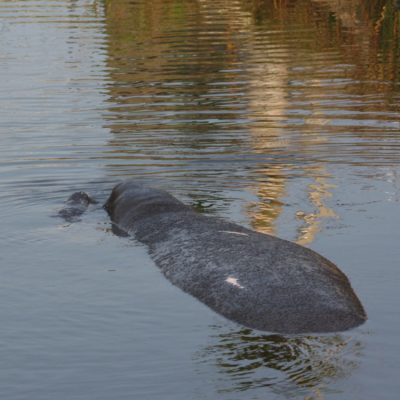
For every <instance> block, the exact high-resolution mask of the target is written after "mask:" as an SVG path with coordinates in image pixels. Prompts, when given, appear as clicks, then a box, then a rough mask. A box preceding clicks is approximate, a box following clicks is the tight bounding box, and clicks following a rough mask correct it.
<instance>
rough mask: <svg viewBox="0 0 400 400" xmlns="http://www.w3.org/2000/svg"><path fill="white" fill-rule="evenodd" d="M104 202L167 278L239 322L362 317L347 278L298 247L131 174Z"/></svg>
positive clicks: (324, 323) (315, 323) (334, 325)
mask: <svg viewBox="0 0 400 400" xmlns="http://www.w3.org/2000/svg"><path fill="white" fill-rule="evenodd" d="M105 208H106V210H107V211H108V213H109V214H110V216H111V219H112V221H113V222H114V224H116V225H117V227H118V228H119V229H121V230H123V231H125V232H127V233H129V234H130V235H133V236H134V237H135V238H136V239H137V240H139V241H140V242H142V243H144V244H146V245H147V246H148V248H149V251H150V255H151V257H152V258H153V260H154V261H155V263H156V264H157V266H158V267H159V268H160V269H161V271H162V272H163V273H164V275H165V276H166V277H167V278H168V279H169V280H170V281H171V282H172V283H173V284H174V285H176V286H178V287H179V288H181V289H182V290H184V291H185V292H187V293H189V294H191V295H192V296H194V297H196V298H197V299H199V300H200V301H202V302H203V303H205V304H206V305H207V306H209V307H210V308H211V309H213V310H214V311H216V312H218V313H220V314H222V315H223V316H225V317H226V318H229V319H230V320H233V321H235V322H237V323H239V324H242V325H244V326H247V327H250V328H254V329H258V330H263V331H270V332H279V333H322V332H337V331H344V330H347V329H350V328H353V327H355V326H357V325H360V324H361V323H363V322H364V321H365V320H366V318H367V317H366V314H365V312H364V309H363V307H362V305H361V303H360V301H359V300H358V298H357V296H356V295H355V293H354V292H353V290H352V288H351V286H350V283H349V281H348V279H347V277H346V276H345V275H344V274H343V273H342V272H341V271H340V270H339V269H338V268H337V267H336V266H335V265H334V264H333V263H331V262H330V261H328V260H327V259H325V258H324V257H322V256H320V255H319V254H317V253H315V252H314V251H312V250H309V249H307V248H305V247H302V246H299V245H297V244H294V243H292V242H289V241H286V240H282V239H278V238H276V237H273V236H269V235H265V234H262V233H258V232H254V231H252V230H249V229H246V228H244V227H242V226H239V225H236V224H234V223H230V222H226V221H224V220H221V219H218V218H215V217H207V216H204V215H201V214H198V213H196V212H194V211H193V210H192V209H191V208H190V207H187V206H185V205H184V204H183V203H181V202H180V201H179V200H177V199H176V198H174V197H173V196H171V195H170V194H168V193H167V192H165V191H162V190H157V189H153V188H149V187H145V186H142V185H139V184H136V183H135V182H132V181H126V182H123V183H121V184H119V185H117V186H116V187H115V188H114V189H113V191H112V194H111V196H110V198H109V199H108V201H107V203H106V204H105Z"/></svg>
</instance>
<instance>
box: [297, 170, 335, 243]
mask: <svg viewBox="0 0 400 400" xmlns="http://www.w3.org/2000/svg"><path fill="white" fill-rule="evenodd" d="M321 175H322V174H321ZM334 187H335V185H332V184H330V183H329V182H328V180H327V178H326V177H323V176H319V177H317V178H315V183H313V184H310V185H309V186H308V189H309V191H308V197H309V200H310V203H311V204H312V206H313V207H314V209H315V211H314V212H310V213H306V212H304V211H298V212H297V213H296V216H297V218H298V219H301V220H302V221H303V225H302V226H301V227H300V228H299V230H298V231H299V233H298V236H297V240H296V242H297V243H299V244H302V245H307V244H309V243H311V242H312V241H313V240H314V239H315V236H316V235H317V233H318V232H319V231H320V229H321V221H323V220H324V219H326V218H335V217H337V214H336V212H335V211H334V210H333V209H332V208H330V207H328V206H327V205H326V204H325V200H326V199H329V198H330V197H331V196H332V194H331V193H330V189H332V188H334Z"/></svg>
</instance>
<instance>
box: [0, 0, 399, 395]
mask: <svg viewBox="0 0 400 400" xmlns="http://www.w3.org/2000/svg"><path fill="white" fill-rule="evenodd" d="M395 6H396V3H395V2H392V1H391V0H387V1H384V0H380V1H379V0H370V1H361V0H359V1H358V0H352V1H348V2H345V3H342V2H337V1H333V0H332V1H313V2H311V1H307V0H298V1H288V2H273V1H267V0H265V1H261V0H258V1H256V0H254V1H253V2H252V1H244V0H243V1H239V0H237V1H230V2H225V1H222V0H218V1H212V2H211V1H207V0H201V1H179V0H171V1H161V0H155V1H152V2H146V1H144V0H143V1H142V0H136V1H128V0H120V1H112V0H107V1H87V0H69V1H68V0H58V1H51V0H48V1H40V0H25V1H22V0H19V1H18V0H17V1H7V0H6V1H1V2H0V81H1V84H0V85H1V86H0V88H1V91H0V202H1V205H2V207H1V210H0V216H1V220H2V228H1V230H0V240H1V242H0V243H1V252H0V268H1V277H2V279H1V281H0V304H1V306H0V320H1V321H2V329H1V332H0V354H1V361H2V362H1V364H0V395H1V398H4V399H8V400H16V399H18V400H20V399H30V400H36V399H37V400H39V399H40V400H46V399H55V398H56V399H60V400H62V399H68V400H70V399H85V400H87V399H96V400H98V399H118V400H120V399H128V398H129V399H132V398H141V399H151V400H156V399H163V400H165V399H171V400H172V399H173V400H180V399H196V400H197V399H199V400H200V399H201V400H203V399H215V398H218V399H229V400H236V399H237V400H241V399H246V400H247V399H265V398H268V399H285V398H296V399H297V398H298V399H343V398H348V399H363V400H364V399H375V398H379V399H381V400H383V399H390V400H392V399H397V397H398V391H399V389H400V386H399V383H398V364H399V361H400V348H399V344H398V335H399V330H400V324H399V312H398V304H399V295H398V282H399V278H400V276H399V268H398V260H399V259H400V249H399V246H398V242H399V228H398V227H399V226H400V213H399V205H400V154H399V151H400V83H399V82H400V72H399V71H400V68H399V61H400V60H399V54H400V45H399V43H400V41H399V33H398V32H399V31H398V24H399V18H400V14H399V12H398V11H397V9H396V8H395ZM126 177H135V178H136V179H139V180H142V181H144V182H150V183H151V184H152V185H153V186H156V187H161V188H164V189H167V190H169V191H170V192H172V193H173V194H174V195H176V196H177V197H179V198H180V199H182V200H183V201H185V202H186V203H188V204H192V205H193V206H195V207H197V208H198V209H199V210H200V211H202V212H205V213H208V214H214V215H219V216H222V217H224V218H227V219H229V220H232V221H235V222H238V223H241V224H243V225H246V226H249V227H252V228H253V229H256V230H258V231H261V232H266V233H272V234H276V235H279V236H280V237H284V238H287V239H290V240H293V241H297V242H298V243H301V244H304V245H306V246H309V247H311V248H313V249H315V250H317V251H318V252H320V253H322V254H323V255H325V256H327V257H328V258H330V259H332V260H333V261H334V262H335V263H337V264H338V265H339V266H340V267H341V269H342V270H343V271H344V272H345V273H346V274H347V275H348V276H349V278H350V279H351V281H352V283H353V287H354V288H355V290H356V292H357V293H358V295H359V297H360V298H361V300H362V302H363V304H364V306H365V308H366V310H367V312H368V315H369V321H368V322H367V323H366V324H365V325H363V326H361V327H360V328H358V329H355V330H353V331H350V332H346V333H343V334H336V335H325V336H315V335H309V336H293V337H285V336H279V335H274V334H261V333H260V332H256V331H251V330H248V329H245V328H241V327H240V326H237V325H235V324H233V323H231V322H229V321H226V320H225V319H223V318H222V317H220V316H218V315H216V314H215V313H213V312H212V311H210V310H209V309H207V308H206V307H205V306H203V305H202V304H200V303H199V302H197V301H196V300H194V299H192V298H191V297H189V296H188V295H187V294H184V293H182V292H181V291H179V290H178V289H177V288H175V287H173V286H171V285H170V284H169V282H167V281H166V279H165V278H164V277H163V276H162V275H161V274H160V273H159V271H158V270H157V268H156V267H155V266H154V264H153V263H152V261H151V260H150V259H149V257H148V255H147V252H146V249H145V248H143V247H142V246H141V245H140V244H138V243H136V242H135V241H134V240H129V239H126V238H118V237H116V236H114V235H113V234H112V233H111V230H110V223H109V220H108V218H107V216H106V215H105V214H104V212H103V211H102V210H101V208H100V207H93V208H92V209H91V210H90V212H89V213H87V214H86V215H85V216H84V217H83V219H82V221H81V222H79V223H74V224H68V223H65V222H63V221H61V220H59V219H57V218H55V217H54V215H55V214H56V212H57V210H58V209H59V208H60V207H62V203H63V201H64V200H65V199H66V198H67V197H68V195H69V194H70V193H72V192H73V191H75V190H85V191H88V192H90V193H91V194H92V195H93V196H95V197H96V198H98V199H99V200H104V199H105V198H106V197H107V194H108V193H109V191H110V189H111V187H112V186H113V185H114V184H115V183H116V182H117V181H119V180H121V179H123V178H126Z"/></svg>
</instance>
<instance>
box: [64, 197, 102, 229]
mask: <svg viewBox="0 0 400 400" xmlns="http://www.w3.org/2000/svg"><path fill="white" fill-rule="evenodd" d="M90 204H97V201H96V200H94V199H93V198H92V197H90V196H89V195H88V194H87V193H85V192H75V193H73V194H71V196H69V197H68V199H67V201H66V202H65V206H64V207H63V208H62V209H61V210H60V211H59V212H58V216H59V217H61V218H63V219H65V221H67V222H75V221H79V217H80V216H81V215H82V214H83V213H84V212H85V211H86V210H87V208H88V207H89V205H90Z"/></svg>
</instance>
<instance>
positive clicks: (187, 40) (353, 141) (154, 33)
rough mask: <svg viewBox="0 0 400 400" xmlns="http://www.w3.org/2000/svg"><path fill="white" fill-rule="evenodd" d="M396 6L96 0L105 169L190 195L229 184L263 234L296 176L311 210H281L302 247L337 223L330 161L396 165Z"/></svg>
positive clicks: (298, 0) (300, 0)
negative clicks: (104, 44) (102, 57)
mask: <svg viewBox="0 0 400 400" xmlns="http://www.w3.org/2000/svg"><path fill="white" fill-rule="evenodd" d="M393 4H394V3H393V2H392V1H386V2H385V1H373V2H368V3H365V2H362V1H358V0H355V1H349V2H338V1H311V0H293V1H285V2H275V1H269V0H264V1H253V2H247V1H240V0H236V1H233V2H225V1H217V2H215V1H213V2H209V1H206V0H203V1H200V2H198V1H186V2H182V1H154V2H152V3H151V4H150V3H148V2H141V1H138V2H129V1H120V2H113V1H108V2H106V25H107V32H108V34H109V47H108V52H109V57H108V65H109V67H110V71H111V73H110V85H109V86H108V89H109V94H110V108H109V111H108V113H107V114H106V115H105V118H106V119H107V121H108V123H107V127H108V128H109V129H111V131H112V132H113V137H112V139H111V140H110V146H111V149H112V150H110V154H109V157H110V158H112V163H110V164H109V169H110V171H111V172H110V173H111V174H112V175H115V174H116V175H118V176H124V175H125V176H126V175H128V176H131V175H133V176H139V177H143V176H148V175H152V176H153V178H152V180H154V179H158V180H159V181H160V183H161V184H162V178H161V177H162V176H165V177H166V178H167V179H168V181H169V182H170V181H171V180H173V181H175V182H176V185H182V182H185V186H186V187H187V186H191V182H194V183H195V185H194V187H193V189H192V190H193V192H195V193H197V192H199V194H200V195H201V191H202V190H204V192H206V193H207V191H208V190H209V188H211V187H215V186H217V187H219V188H220V190H221V192H222V191H223V190H224V189H227V190H231V189H232V188H233V187H234V186H235V185H236V184H238V183H240V184H241V185H244V186H246V187H247V189H248V191H249V192H251V193H253V194H254V195H255V196H256V200H255V201H251V202H250V203H248V205H247V206H246V207H247V213H248V215H249V218H250V220H251V224H252V226H253V227H254V228H255V229H257V230H259V231H262V232H266V233H274V232H275V231H276V222H277V220H278V218H279V217H281V216H282V214H283V213H285V212H288V207H286V204H287V203H288V201H287V197H288V195H289V192H290V191H291V183H292V182H293V178H296V179H299V178H301V179H304V190H306V192H307V198H308V205H307V208H308V209H307V210H305V209H302V208H298V209H296V210H289V211H290V212H291V214H292V216H293V218H295V216H296V215H297V220H298V223H299V226H298V227H297V228H296V231H297V232H298V233H297V234H295V235H294V236H295V237H296V236H297V237H296V240H297V241H298V242H299V243H302V244H308V243H311V242H312V241H313V240H314V237H315V235H316V234H317V233H318V232H319V230H320V229H321V222H322V221H324V220H326V219H330V218H333V217H336V216H337V215H338V212H337V211H336V210H334V209H332V208H331V206H328V205H327V204H326V201H327V200H329V198H330V196H331V193H330V191H331V190H332V189H333V188H335V183H334V182H333V180H334V179H335V178H336V176H335V173H334V171H333V170H332V168H333V167H334V166H335V165H350V166H371V165H375V166H382V165H385V166H386V165H391V164H393V163H395V164H396V163H397V160H398V150H399V140H400V138H399V134H398V132H399V128H400V118H399V114H398V112H399V104H400V102H399V101H398V100H399V94H398V88H399V85H398V81H399V76H398V70H399V69H398V68H397V65H398V57H394V56H393V54H397V53H396V52H397V49H398V48H399V37H398V36H399V35H398V31H397V30H396V26H397V25H396V24H397V22H396V21H398V18H399V12H398V11H397V10H395V9H393ZM394 72H396V73H395V74H394ZM216 182H217V183H216ZM186 190H187V189H186ZM339 190H340V188H339Z"/></svg>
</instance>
